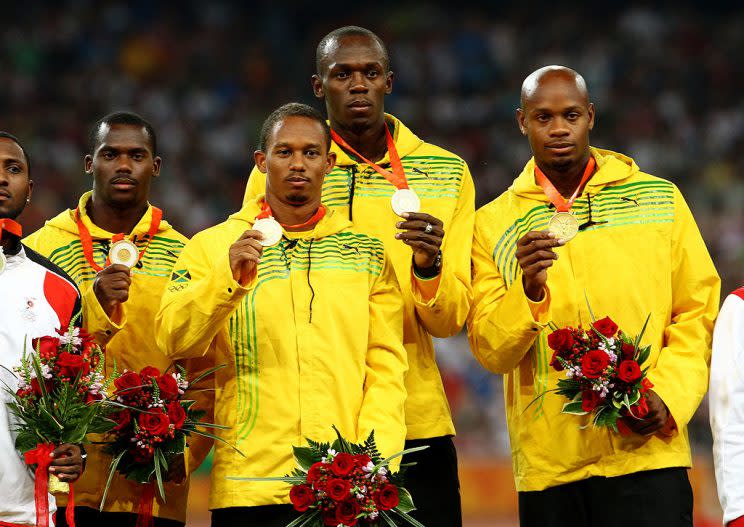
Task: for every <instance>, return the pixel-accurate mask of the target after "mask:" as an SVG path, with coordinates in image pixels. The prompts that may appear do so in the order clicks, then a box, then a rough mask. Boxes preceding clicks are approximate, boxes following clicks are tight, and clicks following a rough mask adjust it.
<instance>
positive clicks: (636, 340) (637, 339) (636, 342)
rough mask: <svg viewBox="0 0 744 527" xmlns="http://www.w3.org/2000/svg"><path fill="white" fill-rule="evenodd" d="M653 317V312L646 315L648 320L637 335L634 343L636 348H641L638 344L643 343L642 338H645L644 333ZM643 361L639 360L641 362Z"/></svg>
mask: <svg viewBox="0 0 744 527" xmlns="http://www.w3.org/2000/svg"><path fill="white" fill-rule="evenodd" d="M650 318H651V313H649V314H648V316H647V317H646V322H644V323H643V328H642V329H641V332H640V333H639V334H638V335H637V336H636V338H635V343H634V344H633V345H634V346H635V349H639V348H638V346H640V345H641V339H642V338H643V334H644V333H645V332H646V327H647V326H648V321H649V319H650ZM641 362H642V361H639V364H640V363H641Z"/></svg>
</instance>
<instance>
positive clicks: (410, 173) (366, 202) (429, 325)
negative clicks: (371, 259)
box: [245, 115, 475, 439]
mask: <svg viewBox="0 0 744 527" xmlns="http://www.w3.org/2000/svg"><path fill="white" fill-rule="evenodd" d="M386 119H387V122H388V126H390V127H391V132H392V133H393V138H394V140H395V145H396V147H397V149H398V154H399V155H400V157H401V160H402V162H403V168H404V170H405V174H406V178H407V179H408V184H409V186H410V187H411V188H412V189H414V190H415V191H416V193H417V194H418V196H419V198H420V199H421V211H422V212H426V213H429V214H431V215H432V216H435V217H436V218H439V219H440V220H442V221H443V222H444V231H445V237H444V241H443V244H442V255H443V258H442V272H441V275H440V278H439V279H434V280H428V281H427V280H421V279H419V278H417V277H416V276H414V274H413V272H412V251H411V248H410V247H409V246H407V245H405V244H404V243H403V242H402V241H400V240H397V239H395V237H394V236H395V233H396V232H399V230H398V229H397V228H396V227H395V224H396V223H397V222H399V221H401V218H399V217H398V216H396V215H395V213H394V212H393V210H392V208H391V206H390V198H391V196H392V195H393V192H395V190H396V189H395V187H394V186H393V185H392V184H391V183H389V182H388V181H387V180H386V179H385V178H384V177H382V176H381V175H380V174H378V173H377V172H375V171H374V170H373V169H372V168H371V167H369V166H368V165H366V164H365V163H360V162H358V161H357V160H356V159H353V158H351V157H349V155H347V154H346V152H345V151H343V150H341V149H340V148H339V147H338V145H336V144H335V143H333V145H332V151H333V152H335V153H336V156H337V161H336V167H335V168H334V169H333V171H332V172H331V173H330V174H328V175H327V176H326V177H325V181H324V183H323V203H325V205H326V206H327V207H329V208H330V209H333V210H336V211H337V212H338V213H339V214H340V215H343V216H344V217H347V218H349V220H351V222H352V223H353V229H354V230H355V231H357V232H363V233H365V234H369V235H370V236H374V237H376V238H379V239H380V240H382V241H383V243H384V244H385V251H386V252H387V254H388V255H389V256H390V260H391V262H392V264H393V267H394V268H395V274H396V275H397V277H398V282H399V283H400V286H401V290H402V292H403V300H404V302H405V317H404V323H405V328H404V342H405V346H406V351H407V352H408V364H409V370H408V375H407V377H406V390H407V391H408V399H407V400H406V425H407V428H408V436H407V439H422V438H429V437H438V436H443V435H448V434H454V433H455V427H454V425H453V423H452V417H451V415H450V409H449V404H448V402H447V397H446V395H445V393H444V388H443V386H442V379H441V376H440V374H439V369H438V367H437V363H436V359H435V356H434V347H433V345H432V341H431V336H432V335H433V336H435V337H449V336H451V335H455V334H457V333H458V332H459V331H460V330H461V329H462V326H463V325H464V323H465V321H466V319H467V314H468V310H469V309H470V303H471V301H472V291H471V288H470V244H471V240H472V233H473V220H474V217H475V190H474V189H473V179H472V177H471V176H470V170H469V169H468V166H467V164H466V163H465V162H464V161H463V160H462V159H460V158H459V157H457V156H456V155H454V154H452V153H450V152H448V151H446V150H444V149H442V148H439V147H438V146H434V145H431V144H429V143H425V142H424V141H422V140H421V139H419V138H418V137H417V136H416V135H415V134H414V133H413V132H412V131H411V130H409V129H408V128H407V127H406V126H405V125H404V124H403V123H401V122H400V121H399V120H398V119H396V118H395V117H393V116H391V115H386ZM378 163H379V164H380V165H381V166H383V167H389V164H390V159H389V157H388V155H387V154H385V157H383V158H382V159H381V160H379V161H378ZM265 187H266V176H265V174H262V173H261V172H260V171H259V170H257V169H256V168H254V169H253V172H251V177H250V180H249V181H248V188H247V189H246V197H245V199H246V201H250V200H251V199H253V198H254V197H255V196H257V195H259V194H263V193H264V192H265Z"/></svg>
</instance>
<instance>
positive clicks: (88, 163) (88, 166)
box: [85, 154, 93, 174]
mask: <svg viewBox="0 0 744 527" xmlns="http://www.w3.org/2000/svg"><path fill="white" fill-rule="evenodd" d="M85 173H86V174H92V173H93V156H91V155H90V154H88V155H86V156H85Z"/></svg>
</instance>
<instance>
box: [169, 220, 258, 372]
mask: <svg viewBox="0 0 744 527" xmlns="http://www.w3.org/2000/svg"><path fill="white" fill-rule="evenodd" d="M210 243H211V245H212V246H214V245H215V244H214V242H213V241H208V240H203V237H202V236H200V235H199V234H197V235H196V236H194V238H193V239H191V240H190V241H189V242H188V243H187V244H186V246H185V247H184V248H183V251H182V252H181V255H180V256H179V258H178V261H177V262H176V265H175V266H174V269H178V270H185V271H186V272H187V273H188V276H189V277H190V278H189V279H187V280H184V279H183V277H181V278H178V277H176V276H175V273H174V277H173V280H171V282H169V284H168V285H167V286H166V289H165V292H164V294H163V299H162V301H161V303H160V311H158V314H157V316H156V317H155V334H156V336H157V342H158V346H159V347H160V349H161V350H163V353H165V355H166V356H168V357H169V358H171V359H174V360H176V359H189V358H196V357H201V356H204V355H205V354H206V353H207V350H208V349H209V345H210V344H211V343H212V341H213V340H214V338H215V337H216V336H217V334H218V333H219V332H220V331H224V328H225V325H226V323H227V321H228V319H229V318H230V315H231V314H232V313H233V311H235V309H236V308H237V306H238V305H239V304H240V301H241V300H242V299H243V297H244V296H245V295H246V293H247V292H248V291H250V289H251V288H252V287H253V286H252V284H250V285H249V287H247V288H246V287H242V286H241V285H240V284H238V282H236V281H235V279H234V278H233V276H232V271H231V270H230V260H229V255H228V249H227V247H225V248H224V250H223V251H222V253H221V254H217V255H216V256H215V255H214V250H219V249H216V248H214V247H212V251H207V250H206V249H207V247H206V245H208V244H210Z"/></svg>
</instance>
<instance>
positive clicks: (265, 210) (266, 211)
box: [256, 201, 326, 229]
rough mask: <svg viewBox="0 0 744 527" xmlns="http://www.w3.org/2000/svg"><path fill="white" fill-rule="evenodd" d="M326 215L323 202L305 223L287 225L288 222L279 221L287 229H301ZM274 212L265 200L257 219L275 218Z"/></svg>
mask: <svg viewBox="0 0 744 527" xmlns="http://www.w3.org/2000/svg"><path fill="white" fill-rule="evenodd" d="M325 215H326V208H325V205H323V204H321V205H320V207H318V210H317V211H315V214H313V215H312V217H311V218H310V219H309V220H307V221H306V222H305V223H298V224H297V225H287V224H286V223H279V225H281V226H282V227H284V228H285V229H300V228H302V227H308V226H310V225H315V224H316V223H318V222H319V221H320V220H322V219H323V217H324V216H325ZM273 217H274V214H272V212H271V207H269V204H268V203H266V201H264V203H263V206H262V207H261V212H260V213H259V214H258V216H256V219H257V220H262V219H264V218H273Z"/></svg>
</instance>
